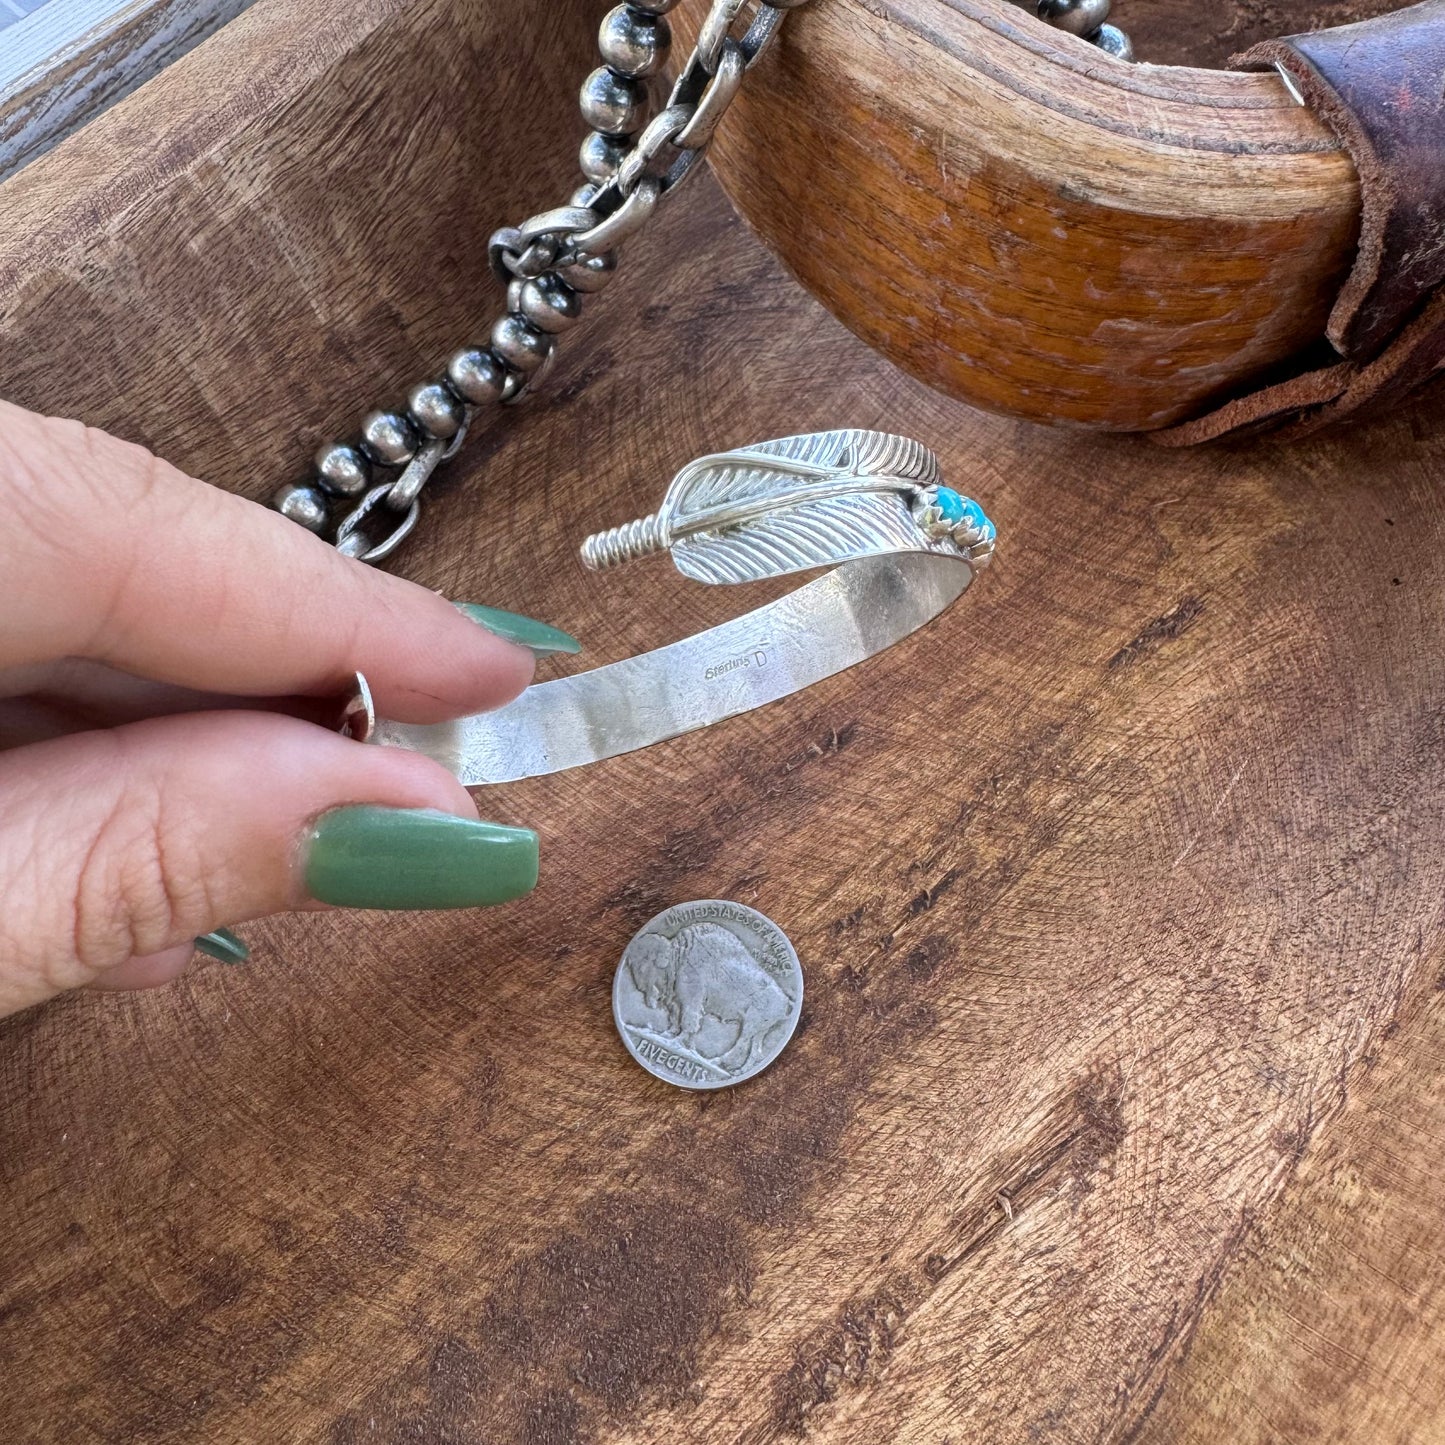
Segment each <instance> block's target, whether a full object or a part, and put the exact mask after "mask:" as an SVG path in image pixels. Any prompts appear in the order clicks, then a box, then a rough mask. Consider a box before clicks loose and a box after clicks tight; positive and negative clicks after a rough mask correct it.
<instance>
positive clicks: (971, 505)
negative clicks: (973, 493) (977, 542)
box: [958, 497, 993, 539]
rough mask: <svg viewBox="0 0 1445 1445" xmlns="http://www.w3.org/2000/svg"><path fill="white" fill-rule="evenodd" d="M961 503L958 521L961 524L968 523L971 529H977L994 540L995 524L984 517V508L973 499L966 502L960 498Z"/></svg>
mask: <svg viewBox="0 0 1445 1445" xmlns="http://www.w3.org/2000/svg"><path fill="white" fill-rule="evenodd" d="M959 502H960V508H959V514H958V520H959V521H960V522H967V523H968V525H969V526H970V527H976V528H978V530H979V531H981V532H985V533H987V534H988V536H989V538H990V539H992V537H993V523H992V522H990V521H989V519H988V518H987V517H986V516H984V513H983V508H982V507H980V506H979V504H978V503H977V502H975V501H974V500H973V499H972V498H971V497H970V498H969V500H968V501H966V502H965V501H964V500H963V499H962V498H961V497H960V498H959Z"/></svg>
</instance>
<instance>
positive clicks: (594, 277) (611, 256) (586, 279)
mask: <svg viewBox="0 0 1445 1445" xmlns="http://www.w3.org/2000/svg"><path fill="white" fill-rule="evenodd" d="M616 270H617V252H616V251H604V252H603V253H602V254H601V255H600V256H589V257H588V258H587V259H586V260H585V261H573V262H572V263H571V265H568V266H559V267H558V268H557V274H558V275H559V276H560V277H561V278H562V279H563V280H564V281H565V282H566V283H567V284H568V285H569V286H570V287H571V288H572V289H573V290H574V291H585V292H588V293H591V292H593V291H601V290H602V288H603V287H604V286H606V285H607V283H608V282H609V281H610V280H611V279H612V277H613V274H614V273H615V272H616Z"/></svg>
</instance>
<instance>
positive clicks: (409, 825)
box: [306, 807, 537, 908]
mask: <svg viewBox="0 0 1445 1445" xmlns="http://www.w3.org/2000/svg"><path fill="white" fill-rule="evenodd" d="M536 886H537V835H536V834H535V833H534V832H532V831H531V829H530V828H507V827H504V826H503V825H502V824H500V823H479V822H477V821H475V820H474V819H470V818H456V817H453V816H452V814H450V813H439V812H434V811H432V810H431V809H427V808H376V807H359V808H334V809H333V810H332V811H331V812H329V813H323V814H322V815H321V817H320V818H318V819H317V820H316V824H315V826H314V827H313V828H312V830H311V836H310V839H309V840H308V845H307V850H306V889H307V891H308V892H309V893H310V894H311V896H312V897H313V898H315V899H316V900H317V901H318V902H320V903H334V904H338V905H339V906H341V907H343V908H484V907H486V906H488V905H489V904H493V903H506V902H507V901H508V900H509V899H512V898H520V897H521V896H522V895H523V894H524V893H530V892H531V891H532V889H533V888H535V887H536Z"/></svg>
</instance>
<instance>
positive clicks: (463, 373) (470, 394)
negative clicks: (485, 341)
mask: <svg viewBox="0 0 1445 1445" xmlns="http://www.w3.org/2000/svg"><path fill="white" fill-rule="evenodd" d="M447 384H448V385H449V386H450V387H451V389H452V390H453V391H454V392H456V394H457V395H458V396H459V397H461V398H462V400H463V401H469V402H471V403H472V405H473V406H485V405H487V404H488V403H490V402H494V401H500V400H501V399H502V388H503V387H504V386H505V385H506V384H507V368H506V367H505V366H503V365H502V363H501V362H500V361H498V360H497V358H496V357H495V356H493V355H492V353H491V352H490V351H486V350H484V349H483V348H482V347H480V346H469V347H467V348H466V349H465V350H464V351H458V352H457V353H456V354H455V355H454V356H453V357H452V359H451V360H450V361H449V362H447Z"/></svg>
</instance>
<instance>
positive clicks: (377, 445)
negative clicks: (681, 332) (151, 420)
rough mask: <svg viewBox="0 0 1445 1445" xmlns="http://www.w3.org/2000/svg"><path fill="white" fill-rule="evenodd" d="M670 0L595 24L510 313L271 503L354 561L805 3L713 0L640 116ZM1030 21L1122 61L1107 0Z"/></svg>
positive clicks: (650, 206) (522, 245)
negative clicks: (577, 138) (570, 126)
mask: <svg viewBox="0 0 1445 1445" xmlns="http://www.w3.org/2000/svg"><path fill="white" fill-rule="evenodd" d="M677 3H678V0H628V3H627V4H624V5H619V6H617V7H616V8H615V9H614V10H611V11H609V12H608V14H607V16H606V18H605V19H604V20H603V21H602V27H601V30H600V32H599V34H598V46H599V48H600V50H601V52H602V60H603V64H602V65H600V66H599V67H598V68H597V69H596V70H594V71H593V72H592V73H591V74H590V75H589V76H588V77H587V79H586V80H585V81H584V82H583V84H582V94H581V103H582V115H583V118H584V119H585V120H586V122H587V124H588V125H590V126H591V127H592V132H591V134H589V135H588V137H587V139H586V140H585V141H583V143H582V150H581V155H580V160H581V165H582V171H583V174H584V175H585V176H586V178H587V179H586V183H585V184H584V185H583V186H582V187H581V188H580V189H579V190H577V191H576V192H574V193H573V195H572V197H571V199H570V200H569V202H568V204H567V205H565V206H561V207H558V208H557V209H555V210H550V211H542V212H540V213H539V214H537V215H535V216H533V217H532V218H531V219H530V220H528V221H525V222H523V224H522V225H520V226H508V227H504V228H503V229H502V230H500V231H497V232H496V233H495V234H494V235H493V236H492V238H491V242H490V244H489V246H488V255H489V258H490V261H491V266H492V270H493V272H494V273H495V274H496V276H497V278H498V280H499V281H500V282H501V283H502V284H503V285H504V286H506V288H507V310H506V313H505V314H504V315H502V316H501V317H499V318H498V319H497V321H496V323H495V324H494V325H493V326H492V329H491V336H490V340H489V342H488V344H487V345H485V346H483V345H474V346H467V347H464V348H463V349H462V350H460V351H457V352H455V353H454V354H453V355H452V357H451V358H450V360H449V361H448V362H447V365H446V371H445V374H444V375H443V376H441V377H440V378H437V379H434V380H429V381H424V382H422V383H421V384H420V385H418V386H416V387H414V388H413V389H412V391H411V393H410V395H409V396H408V397H407V401H406V408H405V410H398V411H392V410H378V411H373V412H370V413H368V415H367V416H366V417H365V418H364V419H363V420H362V423H361V435H360V437H359V438H358V439H357V440H356V441H355V442H333V443H331V444H329V445H326V446H323V447H322V448H321V450H320V451H319V452H318V453H317V455H316V464H315V477H314V478H313V480H311V481H309V482H290V483H287V484H286V485H285V486H283V487H281V488H280V490H279V491H277V492H276V494H275V495H274V496H273V498H272V499H271V502H272V505H273V506H274V507H275V508H276V509H277V510H278V511H279V512H281V513H282V514H283V515H284V516H287V517H289V518H290V519H291V520H292V521H293V522H298V523H300V525H301V526H303V527H306V528H308V529H309V530H311V531H313V532H316V533H318V534H319V535H321V536H323V537H326V538H328V539H329V540H330V541H332V542H333V543H334V544H335V546H336V549H337V551H339V552H342V553H343V554H345V555H346V556H348V557H355V558H356V559H357V560H358V561H360V562H380V561H382V560H383V559H384V558H386V557H389V556H390V555H391V554H392V553H393V552H394V551H395V550H396V549H397V547H398V546H400V545H401V543H402V542H403V541H404V540H405V539H406V537H407V536H408V535H409V534H410V532H411V531H412V529H413V528H414V527H415V526H416V524H417V519H418V518H419V517H420V515H421V494H422V491H423V490H424V488H425V487H426V484H427V482H428V481H430V479H431V477H432V476H433V474H434V473H435V471H436V469H437V467H438V466H439V465H440V464H441V463H442V462H444V461H447V460H448V459H449V458H450V457H452V456H454V455H455V454H456V452H457V450H458V449H459V448H460V447H461V445H462V442H463V441H464V440H465V439H466V435H467V428H468V427H469V426H470V425H471V421H472V418H473V416H474V415H475V413H476V411H477V408H478V407H482V406H490V405H495V404H500V405H503V406H508V405H512V404H514V403H516V402H519V401H521V400H522V399H523V398H524V397H525V396H526V395H527V394H528V393H529V392H530V390H531V389H532V387H534V386H535V385H536V384H537V383H538V382H539V381H541V379H542V378H543V377H544V376H545V375H546V373H547V371H548V370H549V369H550V367H551V365H552V362H553V359H554V358H555V356H556V348H557V337H558V336H559V335H560V334H561V333H562V332H564V331H567V330H569V329H570V328H571V327H573V326H575V325H576V324H577V322H578V321H579V320H580V319H581V315H582V298H583V297H584V296H587V295H590V294H592V293H593V292H595V291H601V290H602V289H603V288H604V287H605V286H606V285H607V284H608V282H609V281H610V280H611V279H612V276H613V273H614V272H615V271H616V269H617V263H618V257H619V254H620V247H621V245H622V243H623V242H624V241H625V240H627V239H628V238H629V237H631V236H633V235H635V234H636V233H637V232H638V231H640V230H641V229H642V228H643V227H644V226H646V225H647V223H648V222H649V221H650V220H651V219H652V217H653V216H654V215H655V214H656V212H657V210H658V208H659V206H660V205H661V203H662V202H663V201H664V200H665V199H666V198H667V197H669V196H670V195H672V194H673V192H674V191H676V190H677V188H678V187H679V186H680V185H681V184H682V183H683V181H685V180H686V179H687V178H688V176H690V175H691V174H692V173H693V171H694V170H695V169H696V168H697V164H698V162H699V161H700V160H701V159H702V157H703V154H704V153H705V152H706V150H707V147H708V143H709V142H710V141H711V140H712V136H713V132H714V131H715V130H716V129H717V125H718V121H719V120H721V119H722V116H723V112H724V111H726V110H727V108H728V106H729V105H730V104H731V103H732V100H733V97H734V96H735V95H736V94H737V93H738V89H739V87H740V86H741V85H742V82H743V76H744V75H745V74H746V72H747V71H748V69H749V68H750V67H751V66H753V65H755V64H756V63H757V62H758V60H759V59H761V57H762V56H763V54H764V53H765V52H766V50H767V48H768V46H769V45H770V44H771V43H772V41H773V39H774V37H775V36H776V35H777V33H778V30H779V28H780V27H781V25H782V23H783V20H784V18H785V16H786V13H787V12H788V11H789V10H794V9H797V8H798V7H799V6H800V5H804V4H806V3H807V0H713V4H712V8H711V9H710V10H709V11H708V14H707V18H706V19H705V20H704V21H703V24H702V29H701V30H700V31H699V32H698V38H697V44H696V45H695V46H694V47H693V51H692V54H691V55H690V56H689V57H688V59H687V62H686V63H685V64H684V65H683V67H682V69H681V71H680V73H679V75H678V78H677V83H676V84H675V85H674V86H673V88H672V93H671V95H670V96H669V97H668V101H667V104H666V105H665V106H664V107H663V109H662V110H661V111H660V112H659V113H658V114H657V115H656V116H655V117H654V118H653V119H652V120H651V121H650V122H649V121H648V119H647V110H648V102H647V88H646V81H647V78H648V77H649V76H651V75H655V74H656V73H657V72H658V71H659V70H661V69H662V67H663V66H664V65H665V64H666V63H667V58H668V50H669V47H670V45H671V32H670V30H669V27H668V23H667V20H666V19H665V18H664V16H665V14H666V12H667V11H669V10H671V9H672V8H673V7H674V6H675V5H676V4H677ZM1037 8H1038V13H1039V16H1040V18H1041V19H1043V20H1045V21H1047V22H1048V23H1049V24H1051V25H1054V26H1056V27H1058V28H1059V29H1062V30H1067V31H1069V32H1071V33H1073V34H1076V35H1081V36H1083V37H1084V38H1086V39H1089V40H1091V41H1092V42H1093V43H1094V44H1096V45H1098V46H1100V48H1102V49H1104V50H1106V51H1107V52H1109V53H1110V54H1113V55H1117V56H1119V57H1120V58H1123V59H1127V58H1129V53H1130V52H1129V42H1128V40H1127V38H1126V37H1125V36H1124V34H1123V32H1122V31H1119V30H1117V29H1115V27H1113V26H1111V25H1106V24H1104V21H1105V20H1106V19H1107V17H1108V14H1109V0H1037Z"/></svg>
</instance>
